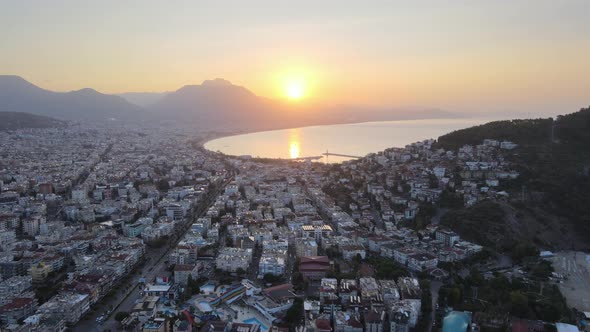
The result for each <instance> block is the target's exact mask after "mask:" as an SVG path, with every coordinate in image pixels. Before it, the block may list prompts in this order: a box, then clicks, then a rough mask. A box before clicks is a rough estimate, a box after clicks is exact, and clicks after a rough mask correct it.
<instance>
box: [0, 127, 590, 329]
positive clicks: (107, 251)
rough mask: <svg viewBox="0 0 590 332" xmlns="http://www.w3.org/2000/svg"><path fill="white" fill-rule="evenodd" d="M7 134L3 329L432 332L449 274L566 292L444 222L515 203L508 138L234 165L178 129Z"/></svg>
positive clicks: (0, 201)
mask: <svg viewBox="0 0 590 332" xmlns="http://www.w3.org/2000/svg"><path fill="white" fill-rule="evenodd" d="M0 135H1V136H2V137H1V138H2V140H1V142H2V146H0V149H1V150H0V152H1V154H2V162H1V163H0V166H1V168H2V171H1V173H0V177H1V181H2V182H0V183H1V188H2V192H1V194H0V227H1V228H0V229H1V232H0V239H1V242H0V244H1V246H2V257H1V260H0V271H1V273H2V281H0V292H1V296H0V298H2V303H0V305H1V306H0V319H1V320H2V323H3V324H4V328H5V329H6V330H7V331H21V330H23V331H24V330H26V331H63V330H65V329H66V328H71V329H73V330H80V331H116V330H129V331H193V330H194V329H195V328H198V329H200V330H201V331H210V332H213V331H220V332H223V331H227V330H228V329H229V330H232V331H242V330H247V331H252V332H267V331H270V330H272V331H288V330H297V331H304V330H311V331H353V332H362V331H371V332H381V331H384V330H390V331H396V332H397V331H409V330H410V329H416V330H418V331H423V330H431V329H432V328H433V327H434V328H435V329H436V328H437V327H438V326H439V325H441V324H442V318H444V317H445V316H446V315H449V312H448V311H447V312H445V310H448V308H451V307H452V305H458V304H459V302H458V301H459V300H458V299H453V296H452V292H453V290H454V289H455V288H453V287H455V286H456V285H455V286H453V284H454V282H452V280H453V279H452V278H451V277H450V276H449V274H458V275H460V276H461V277H463V278H467V279H469V278H476V277H477V278H484V279H486V280H492V281H493V280H495V279H497V278H499V277H503V278H509V279H510V280H514V278H520V279H521V280H524V281H526V280H528V282H529V283H533V285H534V284H535V283H539V282H543V284H541V285H547V283H551V282H554V283H555V284H557V283H559V282H560V281H559V280H563V276H562V275H560V274H558V273H554V272H553V273H549V274H546V275H544V277H543V278H544V279H542V280H545V281H540V280H541V279H539V278H540V274H543V272H542V271H541V272H539V271H538V270H539V269H540V267H542V266H545V265H546V263H545V262H547V261H546V260H538V261H535V260H533V261H532V263H531V257H529V258H528V262H527V264H529V265H525V264H524V263H522V261H523V260H522V257H518V258H517V257H515V256H512V257H510V255H508V256H507V255H502V254H499V253H498V252H494V251H493V250H490V246H485V248H484V246H483V245H482V244H479V243H474V242H470V241H467V240H465V239H462V238H461V237H460V236H459V235H458V234H457V233H456V232H454V231H453V230H452V229H450V228H449V227H448V225H446V224H445V223H444V218H442V219H443V222H441V220H440V219H441V218H440V215H439V214H440V212H437V211H440V210H442V209H445V207H444V206H446V205H445V204H451V205H452V204H459V205H463V206H465V207H470V206H472V205H474V204H476V203H477V202H478V201H497V202H505V201H507V200H509V199H510V197H509V196H510V195H509V194H508V193H507V192H506V191H503V190H499V189H498V188H500V187H501V184H502V183H503V182H504V181H511V180H515V179H517V178H518V176H519V173H518V172H517V171H515V170H514V169H513V168H512V167H511V163H510V162H509V161H508V160H507V158H505V156H506V155H507V154H508V153H511V152H512V151H513V150H514V149H515V148H517V145H516V144H514V143H512V142H509V141H496V140H493V139H486V140H484V141H483V142H481V144H480V145H477V146H469V145H466V146H463V147H461V148H460V149H458V150H456V151H453V150H445V149H443V148H441V147H439V146H437V142H436V141H434V140H425V141H422V142H416V143H413V144H410V145H408V146H406V147H405V148H392V149H388V150H385V151H382V152H379V153H375V154H369V155H368V156H366V157H364V158H360V159H356V160H351V161H347V162H343V163H340V164H324V163H319V162H311V161H310V160H297V159H296V160H293V161H289V160H267V159H256V158H252V157H249V156H242V157H232V156H226V155H223V154H221V153H219V152H210V151H207V150H205V149H203V148H202V142H203V141H204V140H207V139H208V138H209V137H207V135H204V136H203V137H200V138H199V137H194V135H191V134H190V132H183V131H182V130H177V129H175V130H174V131H167V130H164V129H161V128H160V129H154V128H152V129H146V128H140V127H134V126H121V127H116V126H112V127H94V128H92V127H86V126H84V125H78V126H72V127H69V128H67V129H22V130H16V131H8V132H3V133H0ZM449 189H452V190H453V192H454V194H453V195H454V197H447V196H448V195H449ZM444 202H446V203H444ZM457 202H458V203H457ZM435 206H437V208H435ZM531 255H532V256H534V255H535V252H534V250H533V253H532V254H525V255H524V256H531ZM546 255H547V256H553V254H546ZM516 259H518V261H513V260H516ZM462 262H463V263H466V262H469V264H468V265H466V264H461V263H462ZM530 264H533V267H534V268H533V269H530V268H528V267H530ZM537 264H538V267H539V268H537ZM461 266H462V267H461ZM469 266H472V267H471V268H469ZM525 266H526V267H525ZM582 278H587V275H586V276H584V275H582ZM506 280H507V279H506ZM541 287H542V286H541ZM476 291H477V290H476ZM449 292H451V293H449ZM586 292H588V290H586ZM443 294H445V295H444V296H445V298H444V299H441V297H442V296H443ZM465 296H466V297H467V294H465ZM475 296H477V293H476V294H475ZM482 297H483V296H482ZM561 301H563V300H561ZM439 303H440V304H441V305H439ZM442 304H444V306H445V307H444V308H443V306H442ZM451 314H453V315H455V316H457V317H459V318H458V319H467V320H469V321H470V322H471V324H473V326H474V328H475V327H477V326H478V325H481V326H482V327H483V328H486V327H488V328H489V327H501V326H506V324H509V323H511V322H510V321H509V319H510V318H509V316H506V314H505V313H499V314H497V315H496V316H494V315H493V314H487V315H485V316H484V315H483V314H481V315H479V316H477V317H471V312H467V311H466V312H461V311H453V312H452V313H451ZM557 318H559V316H558V317H557ZM512 323H514V322H512ZM549 323H553V322H549ZM522 324H524V323H522ZM558 324H561V323H558Z"/></svg>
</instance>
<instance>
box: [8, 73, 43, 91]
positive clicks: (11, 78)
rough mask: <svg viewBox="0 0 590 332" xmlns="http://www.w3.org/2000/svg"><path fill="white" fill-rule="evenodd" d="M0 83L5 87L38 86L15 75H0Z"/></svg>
mask: <svg viewBox="0 0 590 332" xmlns="http://www.w3.org/2000/svg"><path fill="white" fill-rule="evenodd" d="M0 84H2V87H3V88H4V89H5V88H27V87H30V88H33V87H34V88H37V89H39V87H38V86H36V85H34V84H33V83H31V82H29V81H27V80H25V79H24V78H22V77H20V76H17V75H0Z"/></svg>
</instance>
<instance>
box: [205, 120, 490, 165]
mask: <svg viewBox="0 0 590 332" xmlns="http://www.w3.org/2000/svg"><path fill="white" fill-rule="evenodd" d="M460 119H466V120H467V119H474V118H471V117H452V118H421V119H400V120H375V121H360V122H339V123H330V124H313V125H306V126H298V127H285V128H275V129H261V130H252V131H250V130H244V131H234V132H231V131H230V132H228V133H220V132H216V131H213V132H209V133H210V135H207V136H209V137H206V138H202V139H199V140H198V141H197V144H198V145H199V147H201V148H202V149H204V150H207V151H209V152H213V153H218V152H217V151H213V150H209V149H207V148H205V144H207V143H209V142H211V141H214V140H217V139H221V138H226V137H233V136H239V135H249V134H256V133H264V132H273V131H280V130H289V129H302V128H311V127H322V126H340V125H358V124H364V123H382V122H409V121H425V120H460ZM490 121H496V120H494V119H490ZM227 156H234V157H239V156H236V155H227ZM253 158H254V157H253ZM267 158H268V159H277V160H284V159H281V158H271V157H267Z"/></svg>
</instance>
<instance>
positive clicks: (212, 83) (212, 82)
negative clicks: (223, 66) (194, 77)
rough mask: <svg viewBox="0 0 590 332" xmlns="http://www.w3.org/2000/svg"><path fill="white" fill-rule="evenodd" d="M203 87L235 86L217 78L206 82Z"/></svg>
mask: <svg viewBox="0 0 590 332" xmlns="http://www.w3.org/2000/svg"><path fill="white" fill-rule="evenodd" d="M201 85H202V86H232V85H233V84H232V83H231V82H230V81H228V80H225V79H223V78H216V79H213V80H204V81H203V83H201Z"/></svg>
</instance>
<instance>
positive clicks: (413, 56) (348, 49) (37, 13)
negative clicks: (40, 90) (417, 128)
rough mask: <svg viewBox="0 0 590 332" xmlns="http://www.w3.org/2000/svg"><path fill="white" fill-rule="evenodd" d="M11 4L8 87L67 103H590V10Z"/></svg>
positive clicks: (467, 107)
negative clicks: (198, 87) (92, 95)
mask: <svg viewBox="0 0 590 332" xmlns="http://www.w3.org/2000/svg"><path fill="white" fill-rule="evenodd" d="M88 3H89V2H88V1H79V0H77V1H62V0H60V1H57V0H52V1H23V0H19V1H5V2H3V3H2V5H1V7H0V22H1V27H2V28H1V29H0V41H1V42H0V74H15V75H19V76H22V77H24V78H25V79H27V80H29V81H31V82H32V83H34V84H36V85H39V86H41V87H44V88H47V89H51V90H58V91H68V90H74V89H80V88H83V87H92V88H95V89H97V90H99V91H101V92H105V93H120V92H128V91H170V90H176V89H178V88H179V87H181V86H183V85H186V84H199V83H200V82H202V81H203V80H205V79H210V78H216V77H223V78H225V79H227V80H230V81H231V82H233V83H234V84H239V85H243V86H245V87H247V88H248V89H250V90H252V91H253V92H254V93H256V94H257V95H261V96H266V97H271V98H285V85H286V84H287V83H286V82H287V81H289V80H293V79H296V80H303V81H304V82H305V85H306V87H305V89H306V96H307V97H308V101H314V102H319V103H330V104H356V105H371V106H393V107H404V106H423V107H437V108H443V109H447V110H451V111H462V112H465V111H473V112H491V111H519V112H535V113H539V114H557V113H564V112H571V111H575V110H577V109H578V108H579V107H582V106H584V105H588V104H589V103H590V60H589V59H590V19H589V17H590V16H589V13H590V1H588V0H580V1H574V0H572V1H567V0H564V1H557V0H531V1H517V0H505V1H503V0H497V1H473V0H466V1H443V0H433V1H393V0H388V1H342V0H340V1H325V0H323V1H317V0H315V1H288V2H287V1H277V0H270V1H196V0H191V1H146V0H141V1H120V0H117V1H93V4H88Z"/></svg>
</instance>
